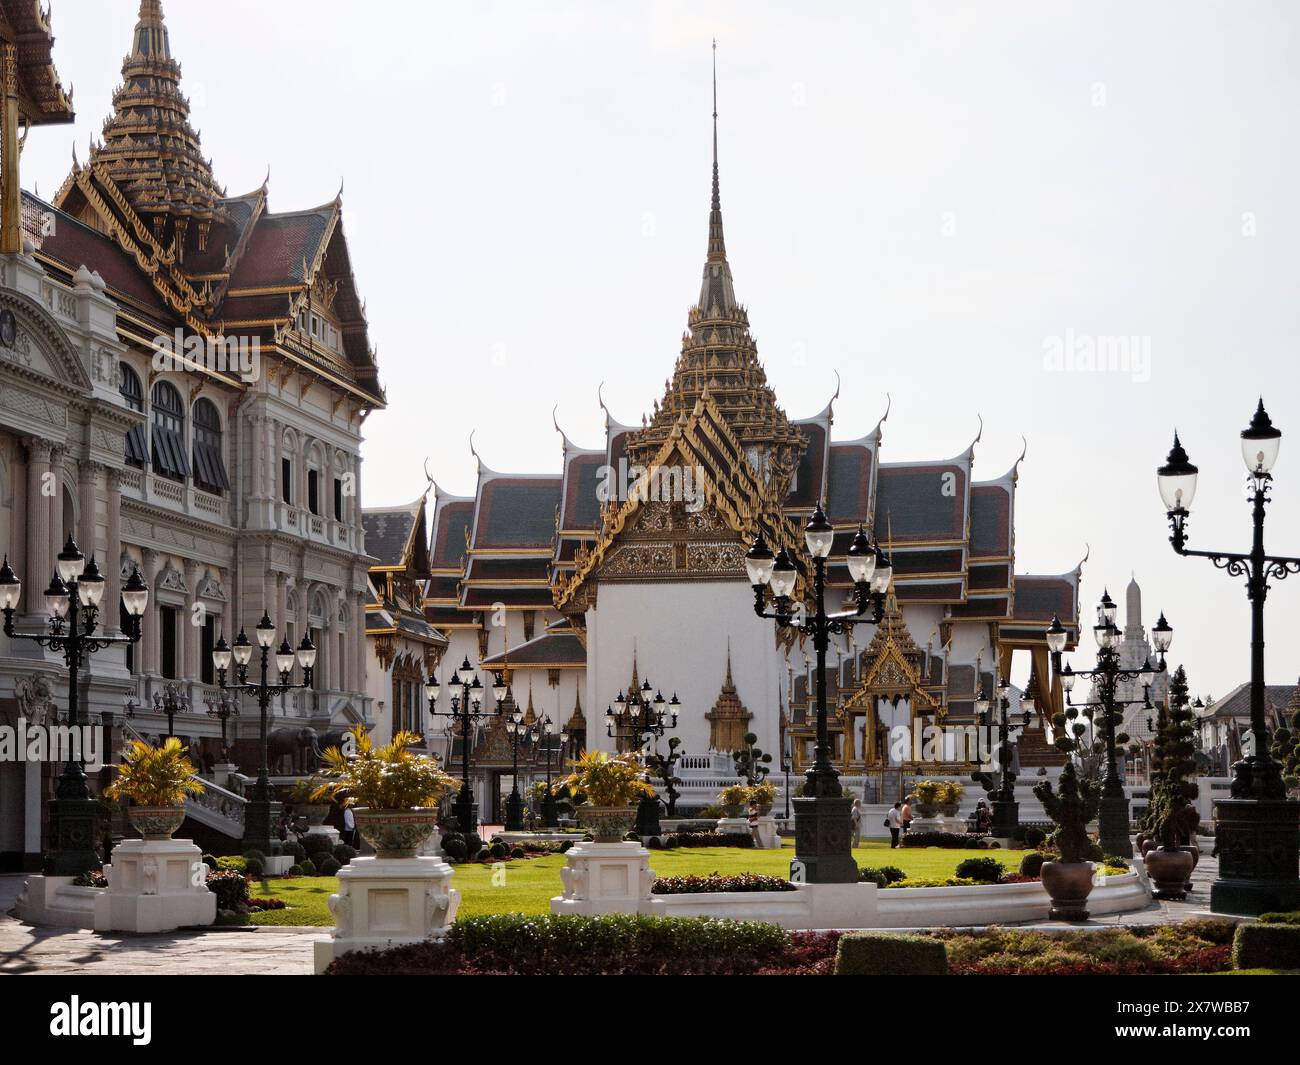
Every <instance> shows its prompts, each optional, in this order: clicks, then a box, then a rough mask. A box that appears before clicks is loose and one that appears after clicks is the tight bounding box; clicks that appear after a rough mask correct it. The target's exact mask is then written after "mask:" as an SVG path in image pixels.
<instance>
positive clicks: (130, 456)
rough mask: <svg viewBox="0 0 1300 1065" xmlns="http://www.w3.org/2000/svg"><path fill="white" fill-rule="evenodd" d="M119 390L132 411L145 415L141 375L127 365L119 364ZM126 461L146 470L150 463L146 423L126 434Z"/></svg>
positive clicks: (132, 427)
mask: <svg viewBox="0 0 1300 1065" xmlns="http://www.w3.org/2000/svg"><path fill="white" fill-rule="evenodd" d="M117 390H118V392H119V393H120V394H121V396H122V402H124V403H125V404H126V405H127V406H128V407H130V408H131V409H132V410H137V411H139V412H140V413H141V414H143V413H144V388H143V386H142V385H141V384H140V377H139V375H138V374H137V373H136V372H135V371H134V370H133V369H131V367H129V366H128V365H127V364H126V363H124V362H119V363H118V364H117ZM126 461H127V463H128V465H131V466H138V467H140V468H141V469H143V468H144V466H145V463H147V462H148V461H149V448H148V446H147V444H146V442H145V430H144V422H141V423H140V424H139V425H133V426H131V428H130V429H128V430H127V433H126Z"/></svg>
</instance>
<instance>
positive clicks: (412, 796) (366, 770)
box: [311, 725, 456, 858]
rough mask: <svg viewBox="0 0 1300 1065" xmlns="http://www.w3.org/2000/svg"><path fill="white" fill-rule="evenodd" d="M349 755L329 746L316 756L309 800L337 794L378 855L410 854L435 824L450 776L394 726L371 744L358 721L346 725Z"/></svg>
mask: <svg viewBox="0 0 1300 1065" xmlns="http://www.w3.org/2000/svg"><path fill="white" fill-rule="evenodd" d="M352 737H353V741H354V742H353V749H354V751H355V753H354V754H352V755H350V756H349V755H345V754H344V753H343V752H342V751H340V750H339V748H337V747H330V748H329V749H328V750H326V751H325V753H324V755H323V758H322V769H321V776H322V777H323V778H324V780H323V781H322V783H321V784H320V785H318V786H317V788H316V789H315V790H314V791H313V792H312V793H311V798H312V799H315V800H322V799H338V800H339V801H340V802H341V803H342V804H343V805H344V806H350V807H352V808H353V813H354V815H355V816H356V821H357V831H358V832H360V833H361V835H362V837H363V838H364V839H365V841H366V842H367V843H369V844H370V845H371V846H372V847H374V848H375V853H376V855H377V856H378V857H380V858H414V857H415V856H416V854H417V853H418V852H419V850H420V848H421V847H422V846H424V844H425V842H426V841H427V840H428V838H429V837H430V836H431V835H433V831H434V829H435V828H437V826H438V803H439V801H440V800H441V799H442V797H443V796H444V795H445V794H446V793H447V792H448V791H449V790H451V788H453V787H454V786H455V783H456V781H455V780H454V779H453V778H452V777H450V776H448V775H447V774H446V773H444V772H443V771H442V770H441V769H440V768H439V767H438V763H437V762H435V761H434V760H433V759H432V758H430V757H429V756H428V755H425V754H418V753H416V751H415V750H413V748H414V747H415V746H416V745H417V744H418V743H419V742H420V737H419V736H417V735H416V734H415V733H413V732H399V733H398V734H397V735H396V736H394V737H393V741H392V743H389V744H388V745H387V746H385V747H376V746H375V745H374V744H373V742H372V741H371V739H370V736H369V734H368V733H367V732H366V731H365V729H363V728H362V727H361V726H359V725H358V726H357V727H356V728H354V729H353V730H352Z"/></svg>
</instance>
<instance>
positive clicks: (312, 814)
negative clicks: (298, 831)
mask: <svg viewBox="0 0 1300 1065" xmlns="http://www.w3.org/2000/svg"><path fill="white" fill-rule="evenodd" d="M294 811H295V812H296V813H298V814H299V815H300V816H302V817H305V818H306V819H307V827H308V828H317V827H318V826H320V825H323V824H324V823H325V818H327V817H328V816H329V813H330V804H329V803H327V802H303V803H298V804H296V805H295V806H294Z"/></svg>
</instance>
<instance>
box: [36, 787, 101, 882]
mask: <svg viewBox="0 0 1300 1065" xmlns="http://www.w3.org/2000/svg"><path fill="white" fill-rule="evenodd" d="M96 810H97V803H96V802H95V800H94V799H53V800H51V802H50V820H51V835H52V836H53V846H52V847H51V848H50V851H49V853H48V854H46V856H45V862H44V866H43V869H44V873H45V875H46V876H80V875H81V874H82V873H88V872H90V871H91V870H92V869H101V868H103V865H102V863H101V862H100V860H99V855H98V854H96V853H95V814H96Z"/></svg>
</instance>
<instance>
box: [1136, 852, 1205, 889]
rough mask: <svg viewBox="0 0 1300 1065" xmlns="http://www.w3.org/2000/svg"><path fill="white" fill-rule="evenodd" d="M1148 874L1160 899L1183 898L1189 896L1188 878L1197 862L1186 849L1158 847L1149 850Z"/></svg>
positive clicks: (1146, 859) (1147, 860)
mask: <svg viewBox="0 0 1300 1065" xmlns="http://www.w3.org/2000/svg"><path fill="white" fill-rule="evenodd" d="M1145 861H1146V863H1147V874H1148V875H1149V876H1150V877H1151V882H1152V883H1153V884H1154V885H1155V892H1154V894H1155V897H1156V898H1158V899H1183V898H1186V897H1187V880H1188V878H1189V877H1190V876H1191V875H1192V868H1193V866H1194V865H1195V862H1194V861H1193V859H1192V855H1191V854H1190V853H1189V852H1188V851H1187V850H1184V849H1181V848H1179V849H1177V850H1165V849H1164V848H1163V847H1156V848H1154V849H1152V850H1149V851H1147V853H1146V857H1145Z"/></svg>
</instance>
